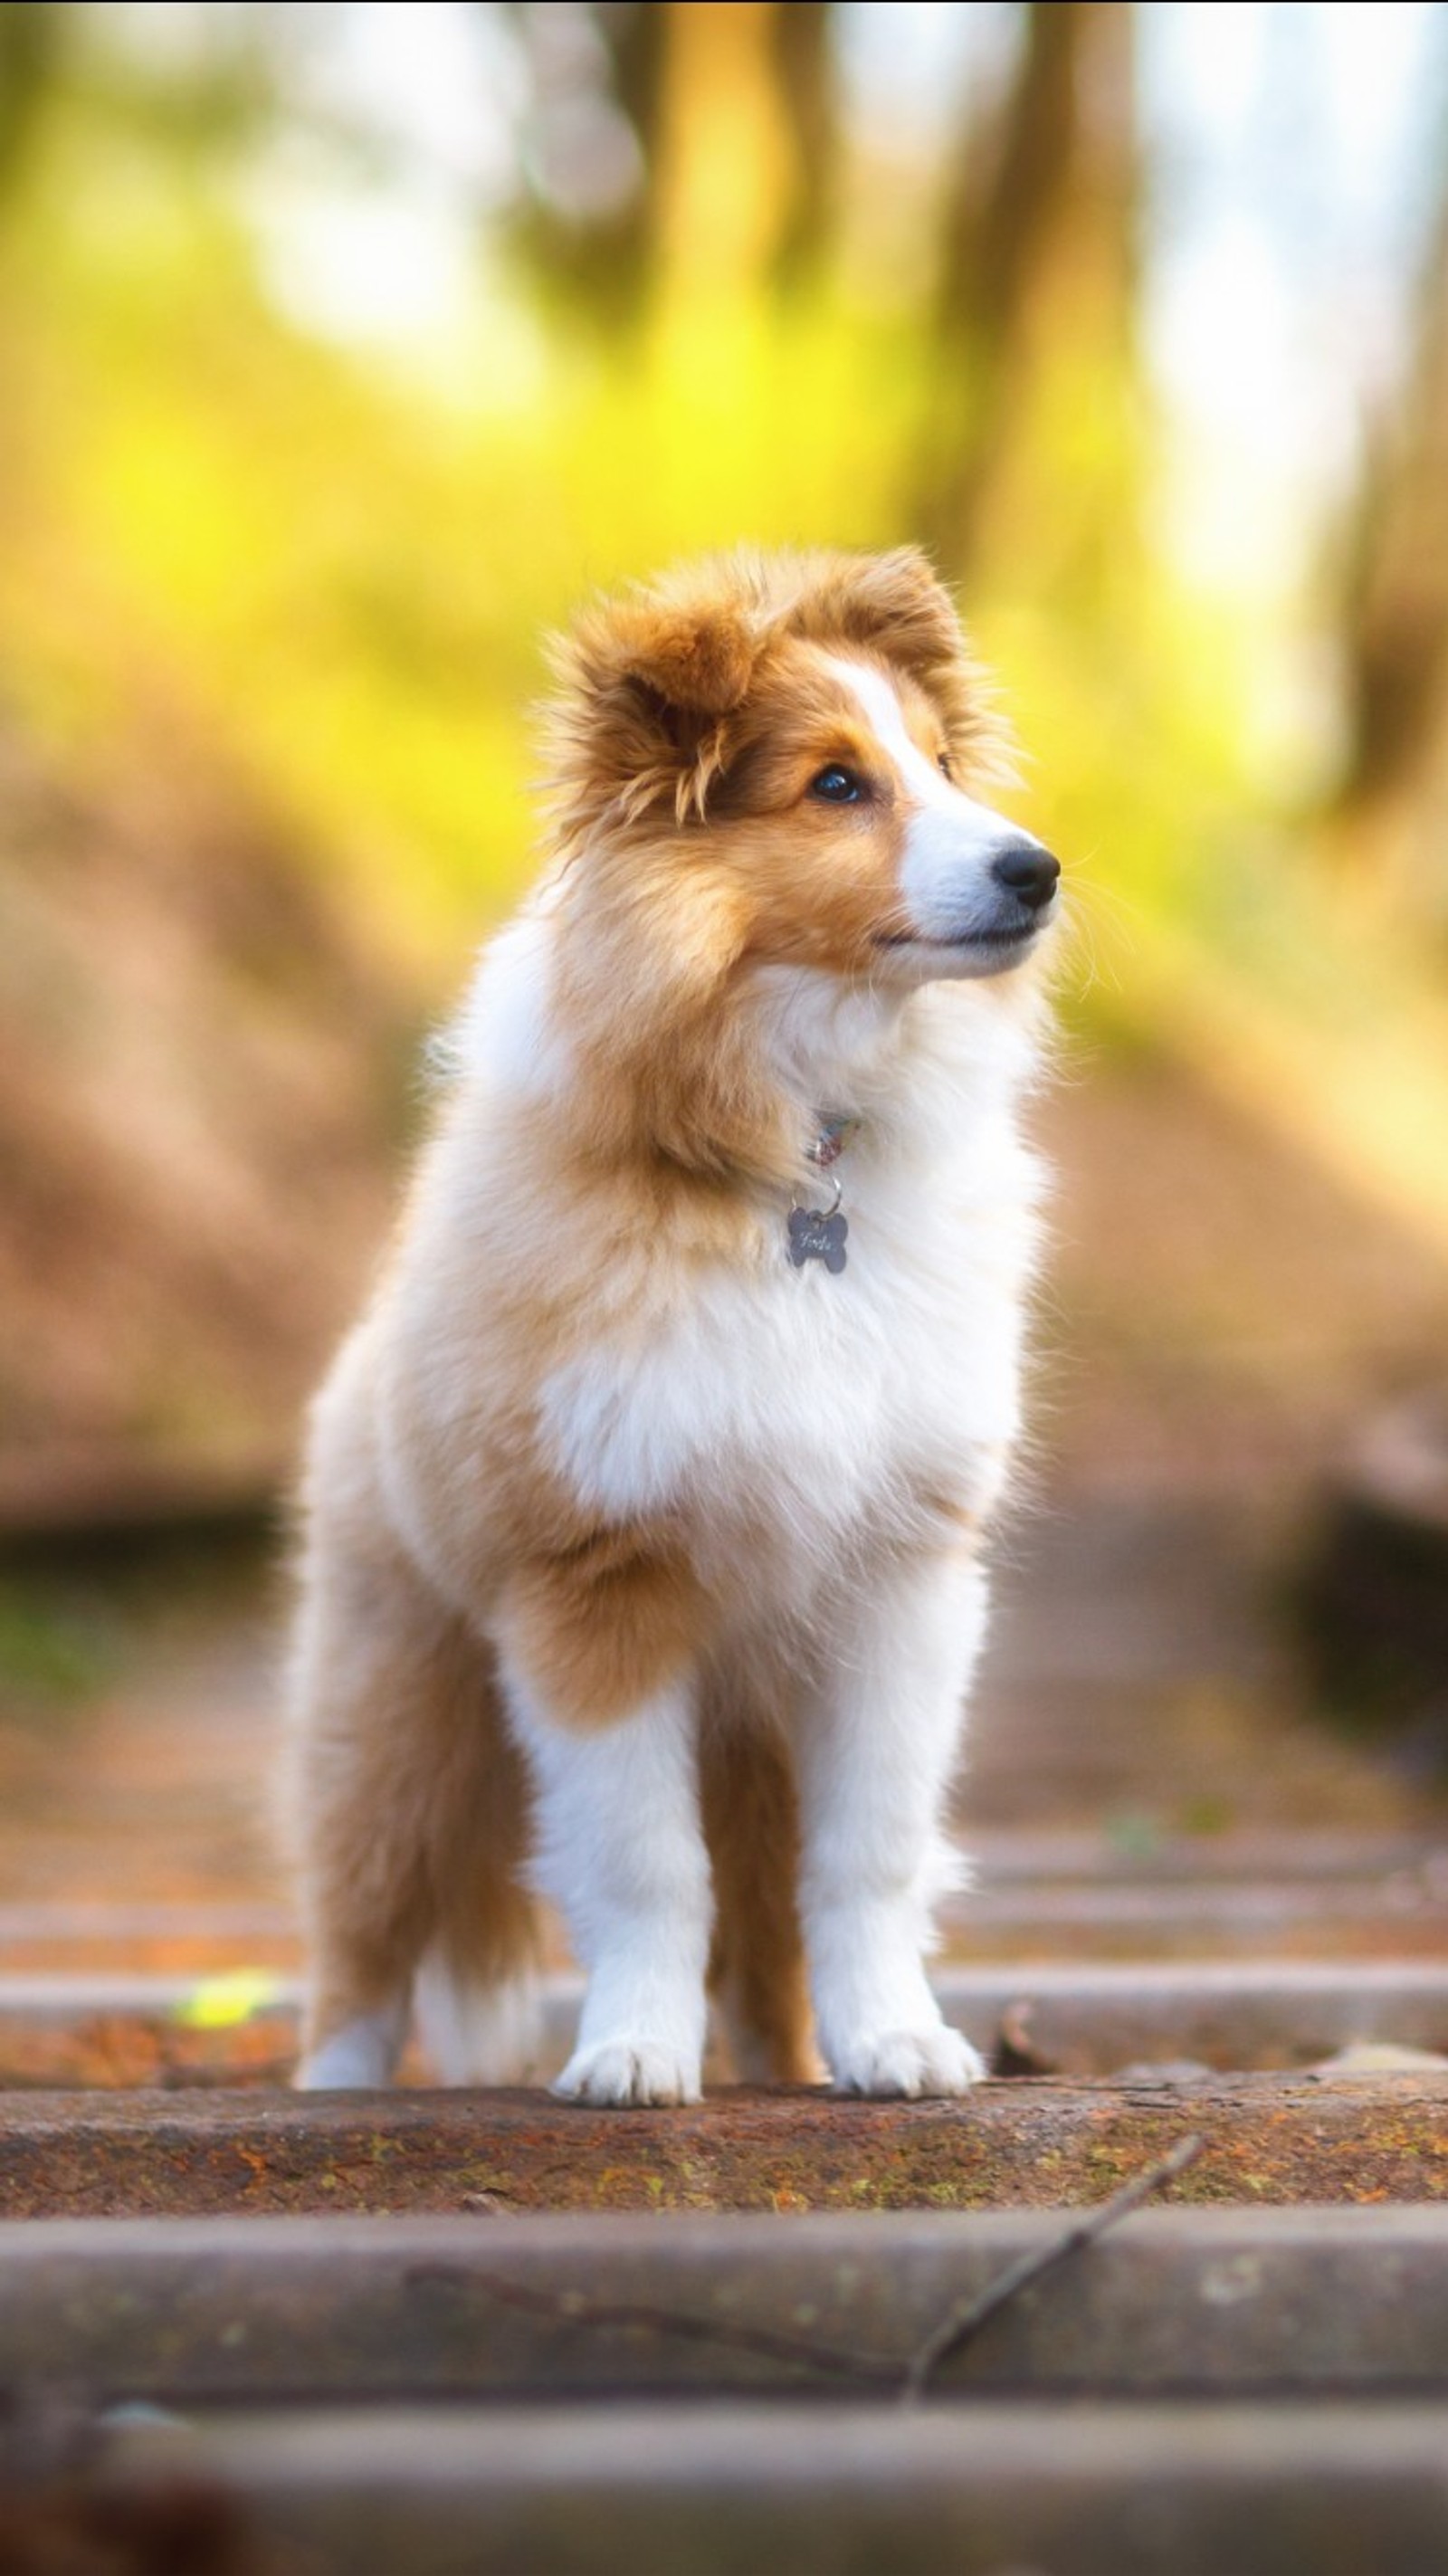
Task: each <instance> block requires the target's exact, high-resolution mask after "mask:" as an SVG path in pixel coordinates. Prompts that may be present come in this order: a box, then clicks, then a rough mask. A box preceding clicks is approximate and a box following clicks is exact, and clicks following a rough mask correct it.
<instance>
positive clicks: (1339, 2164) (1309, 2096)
mask: <svg viewBox="0 0 1448 2576" xmlns="http://www.w3.org/2000/svg"><path fill="white" fill-rule="evenodd" d="M1193 2133H1197V2134H1199V2135H1200V2136H1201V2137H1202V2139H1203V2142H1204V2143H1203V2150H1202V2153H1201V2155H1200V2157H1199V2159H1198V2161H1197V2162H1196V2163H1195V2164H1194V2165H1193V2166H1192V2168H1191V2170H1190V2171H1189V2172H1187V2173H1186V2174H1184V2175H1183V2176H1181V2178H1180V2179H1179V2180H1178V2181H1177V2182H1176V2183H1175V2184H1174V2185H1173V2186H1172V2193H1171V2196H1172V2197H1173V2198H1175V2199H1178V2200H1184V2201H1191V2202H1202V2201H1243V2200H1246V2201H1257V2200H1260V2201H1269V2202H1271V2201H1293V2200H1300V2201H1309V2202H1311V2201H1384V2200H1396V2201H1410V2200H1439V2199H1444V2198H1448V2082H1441V2081H1435V2080H1432V2079H1425V2078H1422V2077H1415V2076H1398V2077H1391V2078H1380V2079H1367V2080H1363V2081H1359V2082H1351V2081H1349V2082H1339V2083H1336V2084H1333V2085H1331V2086H1319V2085H1316V2084H1314V2083H1313V2082H1311V2081H1310V2080H1305V2079H1296V2078H1288V2077H1274V2076H1240V2077H1235V2078H1222V2079H1211V2080H1209V2081H1203V2082H1200V2083H1189V2084H1172V2083H1160V2082H1143V2083H1141V2084H1139V2085H1119V2086H1118V2085H1112V2084H1108V2083H1087V2084H1077V2085H1067V2084H1057V2083H1050V2082H1041V2081H1026V2082H1020V2081H1017V2082H1012V2083H996V2084H984V2085H980V2086H978V2087H977V2088H976V2090H975V2091H974V2092H973V2093H972V2094H971V2095H970V2096H969V2097H968V2098H967V2099H966V2100H964V2101H962V2102H904V2103H902V2102H845V2101H839V2102H837V2101H833V2100H831V2099H829V2098H828V2097H825V2096H821V2095H815V2094H809V2093H802V2092H777V2093H760V2092H748V2091H744V2090H740V2091H737V2092H726V2093H721V2094H718V2095H715V2096H714V2097H712V2098H711V2099H710V2100H708V2101H706V2102H705V2103H703V2104H701V2105H699V2106H698V2107H696V2108H692V2109H688V2110H669V2111H662V2110H661V2111H595V2110H589V2109H581V2108H578V2107H575V2106H573V2105H568V2104H562V2103H558V2102H555V2101H553V2100H552V2099H551V2098H550V2096H548V2095H547V2094H545V2093H541V2092H521V2091H520V2092H493V2093H481V2092H480V2093H427V2092H420V2091H419V2092H413V2093H391V2094H335V2095H331V2096H324V2095H313V2096H311V2097H298V2096H294V2095H288V2094H282V2095H276V2094H245V2093H195V2094H179V2095H178V2094H155V2093H150V2094H147V2093H128V2094H119V2093H118V2094H93V2095H79V2096H78V2095H76V2094H47V2093H35V2094H12V2095H10V2096H9V2097H0V2216H3V2217H14V2218H19V2217H59V2216H63V2215H76V2216H80V2215H94V2216H101V2215H112V2216H116V2215H126V2214H130V2215H138V2216H139V2215H144V2214H146V2213H148V2212H155V2213H164V2212H170V2213H177V2214H180V2213H184V2212H188V2211H189V2212H201V2211H222V2210H231V2211H237V2212H263V2211H273V2210H274V2211H284V2210H331V2211H336V2212H341V2211H345V2210H352V2211H358V2212H373V2213H375V2212H379V2211H389V2210H396V2211H404V2210H438V2211H447V2210H453V2211H463V2210H466V2209H467V2208H468V2207H469V2205H470V2204H476V2203H478V2202H479V2201H481V2202H482V2204H483V2206H485V2207H488V2206H492V2207H497V2206H502V2207H504V2208H510V2209H516V2210H520V2211H525V2210H546V2209H560V2210H562V2209H574V2210H578V2209H593V2210H604V2209H650V2210H665V2209H700V2210H710V2209H721V2210H723V2209H765V2210H767V2209H774V2210H781V2211H789V2210H803V2209H857V2210H858V2209H872V2208H873V2209H912V2208H942V2209H951V2208H959V2209H971V2208H989V2207H991V2206H992V2205H997V2206H1026V2207H1035V2208H1059V2207H1061V2206H1063V2205H1066V2204H1070V2203H1079V2202H1086V2201H1092V2200H1100V2199H1103V2198H1105V2197H1106V2195H1107V2194H1108V2193H1109V2192H1111V2191H1113V2190H1114V2189H1116V2188H1117V2187H1118V2186H1119V2185H1120V2184H1121V2183H1122V2182H1124V2181H1125V2180H1126V2179H1127V2178H1128V2177H1129V2176H1131V2175H1132V2174H1134V2173H1136V2172H1138V2171H1139V2170H1140V2169H1141V2168H1142V2167H1144V2166H1146V2165H1149V2164H1151V2163H1152V2162H1154V2161H1155V2160H1156V2159H1157V2158H1158V2157H1160V2156H1161V2155H1163V2154H1165V2152H1166V2151H1167V2150H1168V2149H1169V2148H1170V2147H1172V2146H1174V2145H1175V2144H1176V2143H1177V2142H1178V2141H1179V2140H1180V2139H1182V2138H1184V2137H1186V2136H1188V2135H1190V2134H1193Z"/></svg>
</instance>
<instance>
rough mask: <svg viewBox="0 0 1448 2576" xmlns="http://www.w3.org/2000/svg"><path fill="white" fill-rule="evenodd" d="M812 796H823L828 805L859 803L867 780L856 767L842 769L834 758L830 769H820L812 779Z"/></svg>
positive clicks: (810, 789)
mask: <svg viewBox="0 0 1448 2576" xmlns="http://www.w3.org/2000/svg"><path fill="white" fill-rule="evenodd" d="M809 792H810V794H811V796H822V797H823V798H824V801H825V803H826V804H827V805H858V803H859V801H860V799H861V797H862V796H863V795H864V793H865V782H864V780H863V778H861V776H860V775H859V772H858V771H857V770H854V769H842V768H841V767H840V764H839V762H838V761H837V760H832V761H831V762H830V765H829V767H828V769H821V770H818V771H817V772H816V774H815V776H814V777H813V778H812V779H811V780H810V783H809Z"/></svg>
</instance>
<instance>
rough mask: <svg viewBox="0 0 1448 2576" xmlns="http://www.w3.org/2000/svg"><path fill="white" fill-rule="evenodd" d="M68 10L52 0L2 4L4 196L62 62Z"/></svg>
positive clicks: (0, 171) (0, 151)
mask: <svg viewBox="0 0 1448 2576" xmlns="http://www.w3.org/2000/svg"><path fill="white" fill-rule="evenodd" d="M68 16H69V12H68V11H67V10H65V9H62V8H60V7H58V6H55V5H53V0H8V5H6V6H4V7H0V195H3V194H4V192H5V191H6V189H7V188H8V187H9V185H10V183H11V180H12V178H13V176H14V174H15V173H16V171H17V170H18V169H19V167H20V165H21V163H22V161H23V159H24V156H25V153H26V149H27V147H28V145H29V142H30V139H31V135H32V132H33V129H34V127H35V125H36V123H37V120H38V115H39V110H40V108H41V105H42V103H43V101H44V99H45V96H46V93H47V91H48V90H49V88H50V87H51V85H52V82H53V80H54V78H55V74H56V72H57V69H58V67H59V63H60V57H61V51H62V47H63V45H64V42H65V36H66V21H67V19H68Z"/></svg>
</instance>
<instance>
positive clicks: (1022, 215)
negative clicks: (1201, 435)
mask: <svg viewBox="0 0 1448 2576" xmlns="http://www.w3.org/2000/svg"><path fill="white" fill-rule="evenodd" d="M1133 16H1134V12H1133V10H1132V8H1131V7H1130V6H1129V5H1127V0H1050V5H1036V6H1032V7H1029V8H1027V9H1026V10H1025V11H1024V27H1023V32H1022V42H1021V48H1020V54H1019V59H1018V64H1017V69H1016V74H1015V78H1014V81H1013V83H1012V85H1011V88H1010V90H1009V93H1008V95H1007V96H1006V98H1005V100H1004V102H1003V104H1002V105H1001V106H1000V108H999V109H998V110H995V111H994V112H992V113H991V114H989V115H988V116H987V115H982V113H981V111H980V109H979V107H976V106H972V109H971V111H970V112H969V115H968V121H967V128H966V132H965V134H964V136H963V137H962V140H961V144H960V147H959V160H958V169H957V173H956V177H955V182H954V185H953V187H952V189H951V191H950V193H949V196H948V200H947V210H946V219H945V225H944V236H943V246H942V259H941V267H940V281H939V289H938V294H937V303H936V317H935V319H936V353H937V355H936V368H935V381H934V388H933V395H932V401H931V404H930V409H929V413H928V416H927V419H926V423H925V430H924V436H923V440H922V446H921V454H920V459H919V463H918V467H917V474H916V491H915V509H914V516H915V519H916V522H917V524H918V525H919V527H920V528H921V530H922V533H923V534H924V535H925V537H926V539H927V540H928V542H929V543H931V544H932V545H933V546H934V547H935V548H936V549H937V551H938V553H939V555H940V558H941V560H942V561H943V562H945V563H946V564H948V565H949V566H950V567H951V568H952V570H954V571H957V572H963V571H965V570H967V569H968V568H970V566H971V565H972V564H973V562H974V559H975V556H976V553H977V551H978V545H979V540H980V535H981V529H982V524H983V521H984V519H985V516H986V514H987V511H988V508H989V505H990V504H991V502H992V501H993V499H994V498H995V495H996V491H997V487H998V485H999V483H1000V480H1001V478H1002V475H1003V473H1004V472H1005V470H1006V468H1007V463H1008V459H1009V457H1010V455H1011V452H1012V450H1013V449H1017V448H1018V447H1019V443H1020V440H1021V436H1022V430H1023V422H1024V415H1025V413H1026V412H1027V410H1028V409H1029V408H1030V407H1031V404H1032V399H1033V396H1034V394H1035V393H1036V391H1037V390H1038V389H1039V387H1040V386H1041V384H1042V382H1043V380H1044V379H1045V378H1047V377H1049V376H1051V375H1056V376H1059V375H1060V374H1061V373H1062V371H1063V362H1064V363H1065V365H1067V366H1071V367H1074V368H1075V369H1076V370H1078V371H1079V370H1080V369H1081V368H1082V367H1083V366H1085V367H1086V368H1088V369H1090V370H1091V371H1093V372H1096V373H1098V374H1099V376H1100V377H1101V378H1103V379H1105V380H1117V381H1119V380H1120V379H1122V378H1123V377H1124V376H1125V375H1126V374H1127V373H1128V372H1129V370H1130V366H1131V351H1132V323H1133V312H1134V303H1135V286H1136V269H1137V259H1136V231H1137V201H1138V179H1139V170H1138V149H1137V137H1136V115H1135V81H1134V27H1133Z"/></svg>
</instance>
